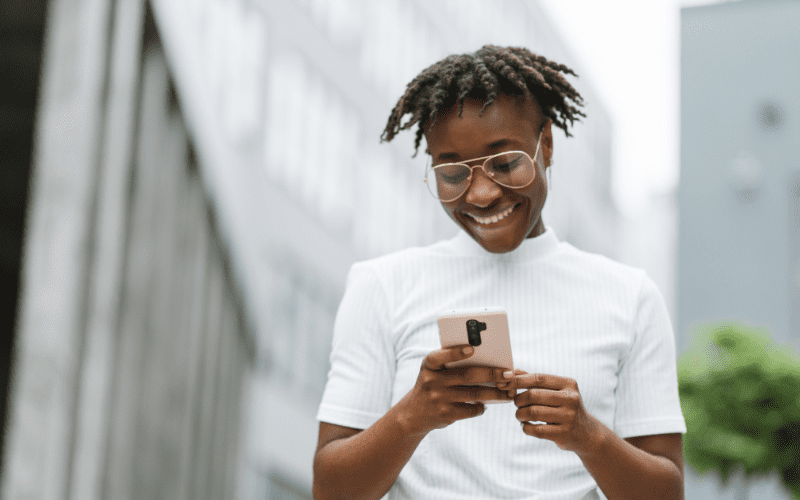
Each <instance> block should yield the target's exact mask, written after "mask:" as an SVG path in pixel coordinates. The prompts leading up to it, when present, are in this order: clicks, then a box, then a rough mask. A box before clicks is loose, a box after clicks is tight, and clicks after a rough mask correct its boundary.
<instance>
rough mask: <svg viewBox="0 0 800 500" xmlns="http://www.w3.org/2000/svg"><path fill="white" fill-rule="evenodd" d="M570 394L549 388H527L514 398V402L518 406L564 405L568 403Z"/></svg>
mask: <svg viewBox="0 0 800 500" xmlns="http://www.w3.org/2000/svg"><path fill="white" fill-rule="evenodd" d="M570 399H571V398H570V394H568V393H564V392H561V391H552V390H549V389H528V390H527V391H525V392H522V393H521V394H518V395H517V396H516V397H515V398H514V404H515V405H517V406H518V407H520V408H521V407H523V406H529V405H538V406H553V407H557V406H564V405H567V404H569V403H570Z"/></svg>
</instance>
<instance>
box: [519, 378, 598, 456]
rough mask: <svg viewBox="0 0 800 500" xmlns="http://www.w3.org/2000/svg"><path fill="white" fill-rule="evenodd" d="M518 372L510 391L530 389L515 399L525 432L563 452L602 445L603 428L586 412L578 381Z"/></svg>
mask: <svg viewBox="0 0 800 500" xmlns="http://www.w3.org/2000/svg"><path fill="white" fill-rule="evenodd" d="M515 372H516V373H515V376H514V379H513V380H512V381H511V382H510V383H509V384H508V386H507V387H508V388H509V389H517V388H519V389H528V390H527V391H524V392H522V393H520V394H518V395H517V396H516V397H515V398H514V404H515V405H516V406H517V408H518V409H517V413H516V417H517V420H519V421H520V422H521V423H522V432H524V433H525V434H527V435H529V436H534V437H538V438H542V439H549V440H550V441H553V442H554V443H556V444H557V445H558V447H559V448H561V449H562V450H569V451H574V452H576V453H579V454H580V453H582V452H584V451H590V450H592V448H594V447H596V446H597V445H598V444H599V441H600V440H602V438H603V434H602V433H603V426H602V425H600V422H599V421H598V420H597V419H595V418H594V417H593V416H592V415H590V414H589V412H588V411H586V408H585V407H584V406H583V400H582V399H581V393H580V391H579V390H578V383H577V382H576V381H575V380H573V379H571V378H567V377H559V376H557V375H546V374H541V373H527V372H525V371H523V370H516V371H515ZM520 372H521V373H520ZM531 422H546V423H547V424H546V425H545V424H532V423H531Z"/></svg>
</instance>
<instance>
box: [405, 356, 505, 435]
mask: <svg viewBox="0 0 800 500" xmlns="http://www.w3.org/2000/svg"><path fill="white" fill-rule="evenodd" d="M464 349H467V351H468V352H464ZM473 352H474V349H473V348H472V347H471V346H469V345H459V346H455V347H448V348H444V349H437V350H435V351H432V352H430V353H429V354H428V355H427V356H425V358H424V359H423V360H422V366H421V367H420V370H419V376H418V377H417V383H416V384H415V385H414V387H413V388H412V389H411V390H410V391H409V392H408V394H406V395H405V397H404V398H403V400H402V401H401V403H402V407H403V426H404V427H405V429H406V432H408V433H409V434H417V433H428V432H430V431H432V430H434V429H441V428H443V427H447V426H448V425H450V424H452V423H453V422H455V421H456V420H462V419H465V418H472V417H477V416H479V415H482V414H483V412H484V411H486V407H485V406H484V405H483V403H480V401H486V400H501V401H511V399H512V397H513V394H515V392H513V391H510V390H502V391H501V390H499V389H495V388H494V387H484V386H465V385H463V384H476V383H484V382H495V383H498V382H508V380H510V377H511V376H513V375H511V374H509V375H510V377H508V378H506V377H504V376H503V371H504V370H503V369H502V368H489V367H484V366H472V367H464V368H452V369H449V368H445V366H444V365H445V363H452V362H453V361H459V360H462V359H467V358H469V357H470V356H472V353H473ZM476 401H477V403H476ZM398 404H400V403H398Z"/></svg>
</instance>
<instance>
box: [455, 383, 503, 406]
mask: <svg viewBox="0 0 800 500" xmlns="http://www.w3.org/2000/svg"><path fill="white" fill-rule="evenodd" d="M451 389H452V390H453V391H454V394H455V395H456V396H455V398H456V399H455V400H454V401H457V402H467V401H510V400H511V399H512V397H511V396H509V395H508V393H507V392H506V391H501V390H498V389H495V388H493V387H482V386H455V387H451Z"/></svg>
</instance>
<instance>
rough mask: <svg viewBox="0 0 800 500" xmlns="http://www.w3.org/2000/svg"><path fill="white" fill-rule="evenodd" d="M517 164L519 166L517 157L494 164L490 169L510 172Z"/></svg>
mask: <svg viewBox="0 0 800 500" xmlns="http://www.w3.org/2000/svg"><path fill="white" fill-rule="evenodd" d="M518 166H519V158H517V159H515V160H512V161H509V162H506V163H500V164H496V165H494V166H493V167H492V169H493V170H496V171H498V172H510V171H511V170H512V169H515V168H517V167H518Z"/></svg>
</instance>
